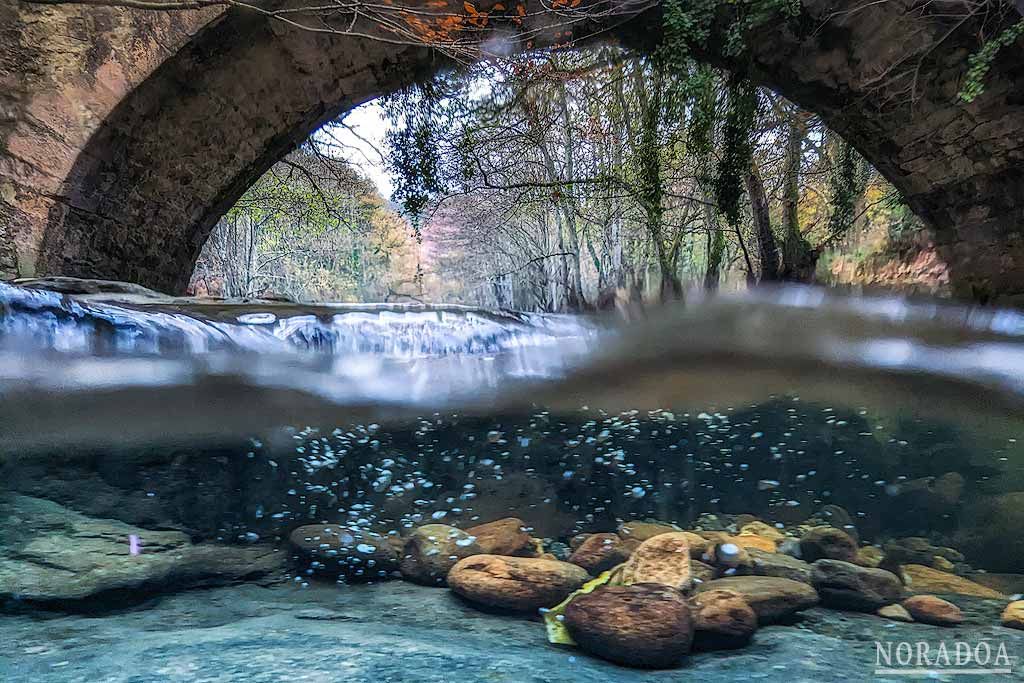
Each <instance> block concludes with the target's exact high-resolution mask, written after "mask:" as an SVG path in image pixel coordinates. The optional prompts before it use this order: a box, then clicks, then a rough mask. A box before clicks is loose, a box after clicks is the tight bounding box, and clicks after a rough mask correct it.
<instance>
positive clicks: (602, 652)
mask: <svg viewBox="0 0 1024 683" xmlns="http://www.w3.org/2000/svg"><path fill="white" fill-rule="evenodd" d="M565 625H566V628H568V630H569V633H570V634H571V635H572V638H573V640H575V641H576V643H577V644H578V645H579V646H580V647H581V648H582V649H583V650H585V651H586V652H588V653H590V654H592V655H595V656H597V657H600V658H602V659H607V660H609V661H612V662H615V663H617V664H625V665H626V666H634V667H641V668H648V669H661V668H667V667H671V666H676V665H678V664H679V663H680V662H681V660H682V658H683V657H684V656H685V655H686V653H687V652H689V651H690V644H691V642H692V640H693V628H694V621H693V617H692V616H691V614H690V607H689V606H688V605H687V604H686V601H685V600H684V599H683V596H682V595H681V594H680V593H679V591H677V590H675V589H673V588H669V587H668V586H663V585H657V584H635V585H632V586H601V587H600V588H597V589H595V590H594V591H593V592H591V593H587V594H584V595H579V596H577V597H576V598H574V599H573V600H572V602H570V603H569V604H568V605H567V606H566V608H565Z"/></svg>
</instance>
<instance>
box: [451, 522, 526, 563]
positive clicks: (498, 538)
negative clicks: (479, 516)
mask: <svg viewBox="0 0 1024 683" xmlns="http://www.w3.org/2000/svg"><path fill="white" fill-rule="evenodd" d="M466 533H467V534H469V535H470V536H473V537H474V538H475V539H476V544H477V545H478V546H480V550H481V551H483V552H484V553H486V554H488V555H517V556H521V557H534V556H536V555H538V554H540V553H537V548H536V546H535V543H534V539H533V538H531V537H530V534H528V533H527V532H526V524H525V523H524V522H523V520H521V519H519V518H518V517H506V518H504V519H498V520H495V521H493V522H488V523H487V524H478V525H477V526H474V527H470V528H468V529H466ZM541 552H543V550H541Z"/></svg>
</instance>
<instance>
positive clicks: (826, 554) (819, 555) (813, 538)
mask: <svg viewBox="0 0 1024 683" xmlns="http://www.w3.org/2000/svg"><path fill="white" fill-rule="evenodd" d="M800 556H801V558H802V559H803V560H805V561H806V562H814V561H815V560H842V561H843V562H853V561H854V560H856V559H857V544H856V543H855V542H854V540H853V539H852V538H850V535H849V534H847V533H846V532H845V531H843V530H842V529H837V528H835V527H831V526H819V527H814V528H813V529H811V530H810V531H808V532H807V533H806V534H804V535H803V537H802V538H801V539H800Z"/></svg>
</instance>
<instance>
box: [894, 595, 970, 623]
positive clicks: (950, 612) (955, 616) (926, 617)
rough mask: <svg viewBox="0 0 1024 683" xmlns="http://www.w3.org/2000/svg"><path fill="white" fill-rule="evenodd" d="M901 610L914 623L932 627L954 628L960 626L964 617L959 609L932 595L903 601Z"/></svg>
mask: <svg viewBox="0 0 1024 683" xmlns="http://www.w3.org/2000/svg"><path fill="white" fill-rule="evenodd" d="M902 604H903V609H905V610H907V612H908V613H909V614H910V616H912V617H914V621H919V622H921V623H922V624H932V625H933V626H956V625H957V624H962V623H963V621H964V615H963V613H962V612H961V611H960V608H959V607H957V606H956V605H954V604H953V603H951V602H949V601H948V600H943V599H942V598H937V597H935V596H934V595H914V596H912V597H909V598H907V599H906V600H904V601H903V603H902Z"/></svg>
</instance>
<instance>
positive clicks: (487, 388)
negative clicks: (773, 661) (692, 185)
mask: <svg viewBox="0 0 1024 683" xmlns="http://www.w3.org/2000/svg"><path fill="white" fill-rule="evenodd" d="M0 296H2V300H0V306H2V307H0V330H2V335H3V342H2V343H0V349H2V353H0V376H2V377H3V378H4V379H3V385H2V391H3V401H2V403H0V418H2V422H0V424H2V425H3V427H2V428H0V447H2V449H3V450H2V455H0V457H2V458H3V460H2V461H0V463H2V464H0V466H2V467H3V468H4V469H3V473H2V474H3V481H4V488H3V490H2V492H0V507H2V508H3V510H2V514H0V520H2V528H0V603H2V604H3V606H4V607H5V609H6V611H8V612H13V613H22V614H27V615H42V614H44V613H47V611H50V610H72V611H82V610H85V611H89V612H90V613H95V612H102V613H108V612H109V611H110V610H112V609H115V608H122V607H124V606H138V605H145V604H147V601H148V600H150V599H151V598H152V597H153V596H154V595H161V594H167V593H170V592H174V591H178V590H180V589H183V588H188V587H197V586H207V585H220V584H224V583H235V582H248V583H258V584H260V585H267V586H274V587H276V588H275V589H274V590H278V591H280V590H286V591H289V593H288V595H292V594H294V592H295V591H300V592H301V591H314V593H310V595H319V596H323V595H330V596H331V597H330V598H329V599H330V600H335V599H337V600H345V599H351V598H352V596H357V595H370V594H368V593H361V592H359V591H365V590H367V589H366V588H365V584H366V583H368V582H369V583H372V584H377V583H381V582H383V587H382V588H381V590H387V586H393V587H394V588H393V589H392V590H393V591H394V592H392V593H391V595H392V596H404V595H408V597H407V600H408V601H416V600H420V601H422V600H425V599H426V598H422V597H420V598H417V597H416V596H415V595H414V594H411V593H407V591H409V590H413V589H411V588H400V587H401V586H403V585H404V584H402V583H401V582H402V581H405V582H408V583H412V584H416V585H421V586H429V587H432V588H429V589H424V590H438V589H437V588H434V587H438V586H445V585H450V586H451V590H452V592H453V593H454V594H457V595H459V596H461V597H462V598H463V599H464V600H465V601H466V602H465V603H458V604H456V603H451V607H444V606H440V607H436V611H437V614H438V615H439V616H438V619H441V618H442V617H441V616H440V615H443V614H446V613H445V612H444V610H445V609H456V607H457V608H458V609H468V610H472V611H473V614H475V615H480V616H474V617H473V619H475V620H477V621H472V620H471V621H470V622H464V617H462V616H459V617H454V616H451V615H449V616H448V617H445V618H447V619H449V620H450V619H458V620H460V621H459V623H460V624H463V626H461V628H464V629H469V631H473V629H477V628H483V629H486V628H491V626H486V625H485V623H484V622H479V619H483V618H484V617H483V616H482V615H490V617H489V618H493V619H499V618H500V616H499V614H496V612H497V613H521V614H522V613H525V614H527V615H530V614H533V615H536V614H538V610H539V611H540V613H542V614H543V613H545V612H547V610H549V609H553V611H551V612H547V627H548V634H549V636H550V637H551V638H552V639H553V640H554V641H556V642H566V639H568V640H569V641H572V640H575V641H576V644H577V646H578V647H579V648H580V650H581V651H582V652H585V653H591V654H595V655H597V656H598V657H605V658H609V659H612V660H613V661H617V662H620V663H625V664H629V665H635V666H655V665H657V666H674V665H675V664H677V663H678V662H680V661H683V659H684V658H685V657H686V656H687V652H689V651H690V650H692V649H696V650H702V651H703V650H708V651H712V652H719V651H722V650H723V648H727V647H728V648H735V647H738V646H745V647H747V648H756V647H757V645H758V643H759V642H761V639H765V642H767V640H768V639H770V638H771V637H772V636H771V635H770V633H772V632H771V631H770V630H765V631H764V633H761V632H758V633H757V634H753V631H754V630H755V629H756V628H757V627H758V624H760V626H761V627H762V629H764V628H765V627H767V626H768V625H769V624H773V623H790V622H791V621H793V620H794V619H798V616H796V615H798V614H799V613H804V612H805V610H808V609H810V610H811V611H810V612H806V614H807V615H813V616H808V617H805V618H804V620H803V622H801V623H802V624H803V626H802V627H801V628H803V629H804V630H805V631H806V632H807V633H810V634H812V636H813V637H819V636H820V637H825V636H826V635H827V636H829V637H832V636H835V633H836V632H838V631H836V632H833V631H834V630H835V629H837V628H839V627H836V626H835V623H836V622H835V621H834V620H835V619H836V618H838V617H834V616H830V615H833V614H842V613H841V612H835V611H834V610H836V609H842V610H853V611H856V612H858V613H864V614H869V615H874V613H875V612H876V611H877V610H879V609H880V608H882V609H885V608H889V609H890V613H889V614H888V616H889V617H890V618H896V619H902V618H906V619H910V620H911V621H912V622H915V623H913V624H911V626H916V627H918V628H928V627H925V626H923V625H922V624H920V623H919V622H925V623H940V622H943V620H945V622H948V623H954V622H957V621H958V619H962V618H964V614H967V617H966V618H967V621H968V624H976V625H978V626H979V627H982V626H984V627H986V628H987V627H995V626H996V625H997V624H998V623H1000V616H999V613H1000V612H1001V611H1002V610H1003V608H1004V607H1006V605H1007V603H1009V602H1010V598H1011V596H1014V594H1017V593H1020V592H1024V536H1022V534H1021V529H1024V452H1022V449H1024V434H1022V429H1021V415H1022V413H1021V410H1020V408H1021V398H1022V395H1024V344H1022V343H1021V337H1022V335H1024V318H1022V317H1021V316H1020V315H1019V314H1016V313H1010V312H997V311H970V310H963V309H952V308H943V307H936V306H933V305H931V304H917V305H909V304H906V303H904V302H899V301H895V300H857V299H844V298H838V297H834V296H830V295H825V294H824V293H822V292H820V291H818V290H810V289H786V290H780V291H778V292H774V293H768V294H761V295H758V296H756V297H754V296H749V297H746V298H740V299H731V300H721V301H717V302H707V303H703V304H699V305H692V306H691V307H690V308H689V309H688V310H687V311H685V312H667V311H666V312H658V313H657V314H651V316H650V317H651V319H650V320H648V321H645V322H642V323H634V324H633V325H631V326H624V325H621V324H615V323H612V322H611V321H608V320H600V321H590V320H585V319H576V318H569V317H563V316H522V315H517V314H505V313H490V312H484V311H477V310H472V309H461V308H442V309H431V308H422V307H401V308H399V307H390V308H380V307H378V308H373V307H360V308H358V309H357V310H351V309H346V308H339V307H311V308H306V309H302V310H297V309H296V307H295V306H294V305H292V304H287V305H285V304H280V305H273V304H260V305H258V306H257V305H243V306H238V307H233V306H231V305H227V304H216V305H213V304H199V303H196V302H181V301H169V300H145V299H138V298H128V299H125V298H123V297H122V298H120V299H118V300H116V301H112V300H110V298H109V297H108V298H106V299H104V298H103V297H86V298H80V299H76V298H74V297H67V296H62V295H58V294H55V293H53V292H45V291H29V290H22V289H16V288H11V287H7V286H4V285H0ZM684 532H686V533H684ZM659 539H660V540H659ZM673 544H674V545H673ZM680 548H682V549H683V551H682V552H680ZM608 570H612V571H611V573H610V574H604V572H606V571H608ZM595 577H596V578H598V579H599V581H598V582H597V583H599V584H600V583H604V584H606V585H603V586H598V587H597V588H596V589H595V590H594V591H593V592H592V593H588V594H587V595H586V596H584V595H582V594H580V595H575V596H574V591H576V590H577V589H579V588H581V586H583V584H584V583H586V582H587V581H590V580H591V579H593V578H595ZM652 583H653V584H660V586H661V587H660V588H659V587H655V588H652V587H651V585H652ZM641 584H642V585H641ZM794 586H795V587H794ZM327 587H330V590H333V591H335V592H334V593H328V594H325V593H323V592H322V591H324V590H326V589H327ZM590 588H594V585H591V584H588V585H587V589H588V590H589V589H590ZM717 589H722V590H729V591H732V593H729V594H720V593H715V592H713V591H716V590H717ZM316 591H319V592H316ZM403 591H406V592H403ZM665 591H668V592H667V593H666V592H665ZM921 594H924V595H941V596H943V597H944V598H949V599H951V600H952V601H953V602H954V603H956V604H957V605H960V606H961V608H962V609H963V610H966V611H965V612H962V613H960V614H959V616H958V615H957V613H956V607H952V606H950V605H946V604H945V603H930V602H929V600H930V599H924V600H921V599H916V598H915V599H914V600H910V601H909V602H907V603H905V607H906V612H901V613H899V614H893V613H892V612H891V608H892V606H893V605H897V606H898V603H900V602H902V601H903V600H904V599H905V598H907V597H908V596H911V595H921ZM275 595H278V594H276V593H275ZM373 595H374V596H375V597H373V598H372V599H373V600H380V599H382V598H381V597H380V596H381V595H384V594H381V593H374V594H373ZM765 595H768V597H765ZM345 596H348V597H345ZM701 596H703V597H701ZM965 596H967V597H965ZM566 598H571V599H570V600H568V601H567V603H565V604H561V605H559V603H562V601H563V599H566ZM274 599H275V600H279V599H280V598H279V597H278V598H274ZM289 599H291V598H289ZM367 599H368V600H369V599H370V598H367ZM431 600H433V598H431ZM623 601H626V602H628V604H631V605H639V606H638V607H636V609H638V610H640V611H641V612H643V610H645V609H650V610H652V614H654V615H656V619H658V620H664V619H670V620H674V621H671V623H668V622H666V623H665V624H661V623H660V622H658V623H656V624H654V625H653V626H650V627H651V628H654V629H655V631H657V628H664V629H666V630H665V631H664V633H662V634H661V635H657V636H654V635H651V633H650V632H648V631H645V630H644V629H643V628H641V631H642V632H643V636H642V637H640V636H637V634H636V633H633V632H632V631H631V630H630V629H635V628H640V627H639V626H638V625H637V624H634V623H631V622H630V618H634V619H635V618H636V617H629V616H628V615H629V614H632V612H630V611H629V610H626V611H625V612H623V611H622V609H623V608H622V605H623V604H626V603H624V602H623ZM818 603H820V604H821V605H822V606H823V607H824V608H825V609H824V610H822V609H821V608H815V607H813V605H815V604H818ZM268 604H270V603H268ZM274 604H276V603H274ZM446 604H447V603H446ZM254 609H255V608H254ZM259 609H263V608H262V607H261V608H259ZM408 609H411V610H415V609H416V608H415V606H413V605H409V606H408ZM479 609H482V610H483V611H476V610H479ZM630 609H633V608H630ZM399 611H400V610H399ZM746 613H749V614H750V615H751V616H750V618H749V619H747V618H746V617H744V616H743V615H744V614H746ZM460 614H462V613H461V612H460ZM726 614H729V615H732V616H731V617H728V618H727V617H725V616H722V615H726ZM1007 614H1008V615H1009V616H1005V617H1004V619H1003V620H1004V621H1005V622H1006V623H1007V624H1010V625H1013V624H1014V623H1017V622H1015V621H1014V618H1015V617H1014V616H1013V613H1012V609H1009V608H1008V609H1007ZM666 615H667V616H666ZM979 615H982V616H979ZM377 617H379V615H377ZM353 618H355V617H353ZM364 618H370V619H371V620H372V619H373V618H375V617H365V616H361V617H359V619H364ZM380 618H383V617H380ZM396 618H397V617H396ZM651 618H655V617H651ZM12 619H13V617H12ZM323 619H324V620H326V621H327V622H330V623H331V624H334V622H335V618H334V617H330V616H325V617H323ZM338 619H340V617H339V618H338ZM870 619H871V621H868V622H865V624H866V625H865V626H864V628H865V629H867V631H868V632H871V629H874V630H875V631H877V632H878V633H884V632H885V629H887V628H889V627H891V626H892V625H893V624H896V623H898V622H894V621H887V620H886V619H885V618H883V617H879V616H871V617H870ZM830 620H832V621H830ZM342 621H344V620H342ZM644 621H649V619H648V617H644ZM1021 621H1022V622H1024V618H1022V619H1021ZM12 623H14V622H12ZM104 623H110V624H112V623H114V622H112V621H109V622H104ZM465 623H469V625H468V626H466V625H464V624H465ZM487 623H489V622H487ZM494 623H495V624H501V623H505V622H494ZM516 623H518V622H516ZM601 624H603V625H601ZM609 624H611V626H609ZM648 625H650V624H648ZM435 626H436V625H435ZM449 626H451V625H450V624H449ZM533 626H534V628H535V629H536V630H534V631H529V630H527V631H524V632H523V633H526V634H532V635H529V636H528V637H536V639H537V640H536V642H533V643H532V644H531V645H530V647H535V648H537V649H538V650H545V648H548V647H552V646H548V645H545V643H544V631H545V629H544V627H543V626H541V625H539V624H534V625H533ZM3 628H4V626H3V622H2V621H0V630H2V629H3ZM12 628H13V627H12ZM335 628H342V627H341V626H337V625H335ZM494 628H498V626H494ZM516 628H518V626H517V627H516ZM778 628H787V629H790V630H793V628H792V627H791V626H787V627H778ZM900 628H903V627H902V626H901V627H900ZM965 628H966V627H965ZM808 629H809V630H808ZM830 629H833V630H830ZM351 630H352V629H351V628H349V629H348V630H345V631H344V633H345V635H346V637H358V634H354V633H352V632H351ZM371 630H372V629H371ZM186 631H187V629H186ZM12 633H14V632H13V631H12ZM665 633H668V634H669V636H666V635H665ZM922 633H924V632H922ZM1005 633H1007V634H1011V633H1013V632H1012V631H1009V630H1006V631H1005ZM752 634H753V636H752ZM508 637H509V638H511V639H512V640H514V639H515V638H516V637H518V636H516V635H514V634H510V635H508ZM808 637H811V636H808ZM1007 637H1010V636H1007ZM409 638H413V635H412V634H411V633H410V635H409ZM752 638H753V639H752ZM751 639H752V642H751ZM186 640H187V637H186ZM861 640H863V638H861ZM869 640H870V638H869ZM412 642H413V641H412V640H410V643H412ZM1013 642H1017V643H1018V644H1019V641H1013ZM494 646H495V647H499V646H500V644H498V643H495V644H494ZM33 647H34V646H33ZM366 647H367V648H370V649H371V650H372V648H373V646H372V645H370V644H367V645H366ZM563 647H564V646H563ZM808 647H815V645H812V644H809V645H808ZM851 647H852V646H851ZM580 650H576V651H569V652H567V653H566V655H565V656H566V657H568V656H572V657H577V656H579V655H580V654H581V652H580ZM1018 654H1019V653H1018ZM458 655H459V653H458V652H449V653H448V654H447V655H445V656H448V657H449V658H450V659H451V661H458ZM538 656H540V655H538ZM544 656H548V655H547V654H545V655H544ZM721 656H723V657H727V655H721ZM836 656H839V655H836ZM451 661H448V660H445V659H444V658H443V657H442V658H441V659H439V660H438V662H437V663H436V665H435V666H434V669H436V670H437V671H438V672H443V671H445V670H447V667H448V666H449V665H450V664H451ZM572 661H573V662H575V661H577V660H576V659H573V660H572ZM587 661H590V660H587ZM696 661H707V662H719V661H721V662H725V661H727V660H725V659H713V660H696ZM818 664H821V663H820V662H819V663H818ZM586 666H591V664H587V665H586ZM694 666H696V664H694ZM702 666H703V665H702ZM707 666H709V667H710V666H712V664H707ZM713 666H719V664H714V665H713ZM721 666H727V665H726V664H724V663H723V664H721ZM769 666H770V664H769ZM824 666H825V667H828V666H829V664H828V662H825V663H824ZM409 671H411V669H410V670H409ZM409 671H406V672H405V674H406V675H412V674H409ZM588 671H589V670H588ZM708 671H710V669H709V670H708ZM78 673H79V674H80V675H82V676H86V675H87V674H88V669H87V668H85V669H80V670H78ZM477 674H480V672H475V673H473V672H469V673H466V674H465V675H464V676H461V675H460V677H459V678H453V679H451V680H478V678H474V676H477ZM396 675H403V674H401V672H399V673H396ZM416 675H425V674H423V673H422V672H420V673H419V674H416ZM438 675H441V674H440V673H439V674H438ZM480 675H481V676H482V675H483V674H480ZM582 675H583V673H581V676H582ZM587 675H590V674H587ZM709 675H710V674H709ZM766 677H768V678H771V673H770V670H769V672H768V673H766ZM151 678H152V679H153V680H163V679H161V678H159V677H158V676H155V675H153V676H152V677H151ZM479 679H480V680H484V678H479ZM26 680H28V679H26ZM54 680H60V679H59V678H55V679H54ZM69 680H70V679H69ZM139 680H149V679H147V678H145V677H143V678H140V679H139ZM272 680H276V679H272ZM368 680H371V679H368ZM417 680H419V679H417ZM424 680H426V679H424ZM431 680H433V679H431ZM437 680H448V679H445V678H438V679H437Z"/></svg>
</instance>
